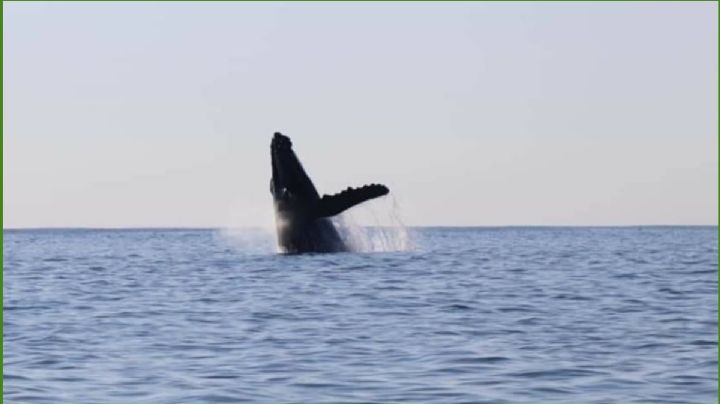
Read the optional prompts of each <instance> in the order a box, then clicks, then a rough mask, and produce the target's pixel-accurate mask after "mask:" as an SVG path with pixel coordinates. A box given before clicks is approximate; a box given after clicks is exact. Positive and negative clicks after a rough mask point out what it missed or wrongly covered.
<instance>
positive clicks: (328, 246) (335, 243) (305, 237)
mask: <svg viewBox="0 0 720 404" xmlns="http://www.w3.org/2000/svg"><path fill="white" fill-rule="evenodd" d="M270 156H271V160H272V179H271V180H270V193H271V194H272V196H273V202H274V206H275V223H276V227H277V240H278V246H279V248H280V251H281V252H284V253H304V252H340V251H347V250H348V246H347V245H345V243H344V242H343V240H342V238H341V237H340V235H339V234H338V231H337V229H336V228H335V225H334V224H333V223H332V221H331V220H330V219H329V217H331V216H334V215H337V214H338V213H340V212H342V211H344V210H345V209H348V208H350V207H352V206H355V205H357V204H359V203H362V202H364V201H367V200H368V199H372V198H376V197H378V196H382V195H385V194H387V193H388V188H387V187H386V186H384V185H379V184H370V185H365V186H363V187H360V188H347V189H346V190H344V191H342V192H340V193H338V194H335V195H323V197H322V198H321V197H320V195H319V194H318V192H317V190H316V189H315V185H313V183H312V181H311V180H310V177H308V175H307V173H305V170H304V169H303V167H302V164H300V160H298V158H297V156H296V155H295V152H294V151H293V149H292V142H291V141H290V138H288V137H287V136H284V135H282V134H280V133H275V135H274V136H273V139H272V143H271V145H270Z"/></svg>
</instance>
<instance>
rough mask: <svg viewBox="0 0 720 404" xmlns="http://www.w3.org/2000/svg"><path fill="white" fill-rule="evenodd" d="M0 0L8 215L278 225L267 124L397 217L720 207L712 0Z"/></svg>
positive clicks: (53, 223) (492, 222)
mask: <svg viewBox="0 0 720 404" xmlns="http://www.w3.org/2000/svg"><path fill="white" fill-rule="evenodd" d="M2 7H3V63H4V64H3V220H4V221H3V227H4V228H18V227H221V228H224V227H243V226H266V225H268V224H271V223H272V221H273V210H272V198H271V196H270V193H269V180H270V174H271V167H270V155H269V145H270V139H271V136H272V134H273V132H275V131H280V132H282V133H284V134H286V135H288V136H290V137H291V138H292V139H293V143H294V146H295V151H296V153H297V154H298V156H299V157H300V159H301V161H302V162H303V164H304V166H305V168H306V170H307V171H308V173H309V175H310V176H311V178H313V181H314V183H315V185H316V187H317V188H318V190H319V191H320V193H321V194H322V193H328V194H332V193H335V192H338V191H340V190H342V189H344V188H345V187H347V186H359V185H363V184H366V183H373V182H377V183H384V184H386V185H388V187H389V188H390V190H391V196H390V199H387V198H386V200H384V201H377V202H373V203H375V205H374V206H370V207H369V208H368V207H365V206H362V205H361V206H359V207H357V208H353V210H355V211H360V212H361V213H362V212H363V210H364V209H365V210H367V209H370V210H371V211H372V210H375V211H377V210H378V209H379V210H380V211H381V213H387V210H392V212H391V213H392V214H393V215H397V216H399V217H401V218H402V221H403V222H404V223H405V224H407V225H415V226H427V225H445V226H500V225H645V224H693V225H694V224H709V225H716V224H717V221H718V216H717V213H718V188H717V186H718V177H717V172H718V171H717V170H718V137H717V135H718V103H717V102H718V93H717V91H718V82H717V77H718V75H717V74H718V54H717V51H718V42H717V40H718V26H717V19H718V9H717V7H718V5H717V3H715V2H676V3H675V2H651V3H645V2H608V3H605V2H576V3H566V2H548V3H535V2H533V3H531V2H511V3H505V2H502V3H490V2H477V3H474V2H442V3H441V2H415V3H413V2H410V3H405V2H382V3H379V2H339V3H327V2H307V3H303V2H301V3H292V4H289V3H282V2H262V3H259V2H258V3H254V2H119V3H112V2H68V3H63V2H48V3H44V2H10V3H8V2H5V3H3V5H2ZM388 201H391V202H388ZM372 216H373V215H369V216H368V217H370V219H362V221H364V222H365V223H364V224H374V223H373V219H372Z"/></svg>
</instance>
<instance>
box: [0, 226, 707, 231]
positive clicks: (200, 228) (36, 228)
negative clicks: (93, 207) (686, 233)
mask: <svg viewBox="0 0 720 404" xmlns="http://www.w3.org/2000/svg"><path fill="white" fill-rule="evenodd" d="M359 227H378V228H385V227H406V228H419V229H422V228H435V229H443V228H445V229H453V228H467V229H472V228H486V229H497V228H553V227H554V228H583V227H585V228H587V227H595V228H617V227H624V228H629V227H718V225H717V224H506V225H408V226H375V225H372V226H364V225H361V226H359ZM259 229H268V230H270V229H272V227H267V226H237V227H222V226H219V227H213V226H128V227H102V226H100V227H92V226H37V227H3V231H32V230H166V231H171V230H175V231H177V230H259Z"/></svg>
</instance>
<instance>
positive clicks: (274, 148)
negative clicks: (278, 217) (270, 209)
mask: <svg viewBox="0 0 720 404" xmlns="http://www.w3.org/2000/svg"><path fill="white" fill-rule="evenodd" d="M270 158H271V163H272V179H271V180H270V193H271V194H272V196H273V199H274V200H275V207H276V209H277V211H278V212H279V213H282V212H285V211H290V210H294V209H299V208H303V207H307V206H308V205H311V204H313V203H315V202H316V201H317V200H318V199H319V195H318V192H317V190H316V189H315V186H314V185H313V183H312V181H310V178H309V177H308V175H307V174H306V173H305V170H304V169H303V167H302V164H300V160H299V159H298V158H297V156H296V155H295V152H294V151H293V148H292V141H290V138H289V137H287V136H284V135H282V134H281V133H279V132H276V133H275V135H273V138H272V142H271V143H270Z"/></svg>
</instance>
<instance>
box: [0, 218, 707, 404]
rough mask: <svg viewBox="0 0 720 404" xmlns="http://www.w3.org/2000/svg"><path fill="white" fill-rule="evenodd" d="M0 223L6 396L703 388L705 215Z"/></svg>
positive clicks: (604, 396) (689, 394)
mask: <svg viewBox="0 0 720 404" xmlns="http://www.w3.org/2000/svg"><path fill="white" fill-rule="evenodd" d="M411 232H412V234H413V238H414V241H415V243H416V245H417V247H416V249H415V250H413V251H405V252H383V253H377V252H376V253H343V254H328V255H297V256H278V255H276V254H274V252H273V245H272V238H271V237H272V235H270V234H266V233H264V232H261V231H246V232H240V233H232V234H230V235H227V234H226V233H224V232H219V231H214V230H189V231H187V230H119V231H118V230H110V231H87V230H52V231H48V230H45V231H42V230H36V231H7V230H6V231H5V232H4V237H5V239H4V243H3V249H4V284H3V286H4V296H3V297H4V299H3V302H4V323H3V324H4V329H3V331H4V339H3V349H4V362H3V367H4V399H5V401H6V402H17V403H26V402H27V403H59V402H65V403H75V404H80V403H203V402H208V403H209V402H245V401H249V402H274V403H285V402H334V403H339V402H386V403H387V402H401V401H409V402H417V403H419V402H422V403H432V402H437V403H455V402H476V403H485V402H487V403H538V402H551V403H580V402H582V403H640V402H647V403H668V402H678V403H714V402H716V400H717V391H718V390H717V386H718V379H717V368H718V362H717V358H718V351H717V340H718V339H717V337H718V336H717V329H718V323H717V319H718V314H717V307H718V301H717V279H718V273H717V265H718V261H717V257H718V252H717V246H718V240H717V228H716V227H644V228H467V229H464V228H463V229H460V228H422V229H411Z"/></svg>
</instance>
